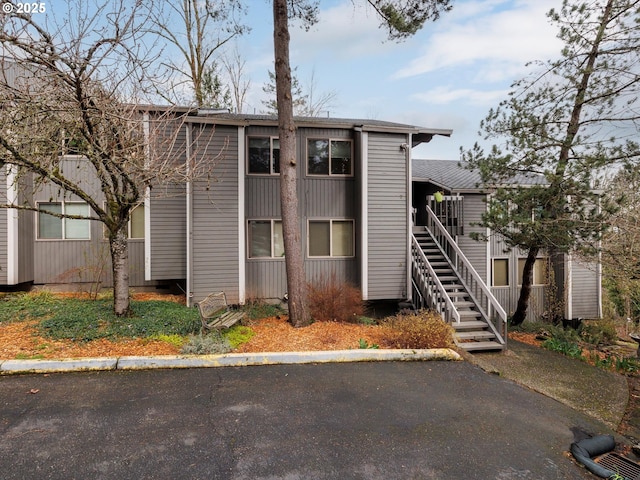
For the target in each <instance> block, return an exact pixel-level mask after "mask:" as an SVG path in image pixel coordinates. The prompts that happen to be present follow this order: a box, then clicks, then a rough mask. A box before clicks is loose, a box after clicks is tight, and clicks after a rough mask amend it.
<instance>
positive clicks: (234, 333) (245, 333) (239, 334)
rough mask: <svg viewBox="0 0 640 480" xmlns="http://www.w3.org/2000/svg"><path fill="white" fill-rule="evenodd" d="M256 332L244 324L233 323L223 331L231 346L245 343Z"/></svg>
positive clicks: (234, 346) (235, 346)
mask: <svg viewBox="0 0 640 480" xmlns="http://www.w3.org/2000/svg"><path fill="white" fill-rule="evenodd" d="M255 334H256V332H254V331H253V330H252V329H251V328H250V327H245V326H244V325H234V326H233V327H231V328H230V329H229V330H227V331H226V332H224V333H223V336H224V338H226V339H227V341H228V342H229V345H231V348H238V347H239V346H240V345H242V344H243V343H247V342H248V341H249V340H251V338H253V336H254V335H255Z"/></svg>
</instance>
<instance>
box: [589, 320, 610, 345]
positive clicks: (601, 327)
mask: <svg viewBox="0 0 640 480" xmlns="http://www.w3.org/2000/svg"><path fill="white" fill-rule="evenodd" d="M579 332H580V338H581V339H582V340H584V341H585V342H587V343H590V344H592V345H599V344H601V343H613V342H615V341H616V339H617V338H618V334H617V332H616V325H615V323H614V322H613V321H612V320H609V319H601V320H589V321H584V322H582V325H580V329H579Z"/></svg>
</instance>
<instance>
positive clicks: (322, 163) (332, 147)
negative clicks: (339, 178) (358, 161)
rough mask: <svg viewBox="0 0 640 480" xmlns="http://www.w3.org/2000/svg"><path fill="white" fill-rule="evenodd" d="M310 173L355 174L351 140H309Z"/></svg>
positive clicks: (308, 162)
mask: <svg viewBox="0 0 640 480" xmlns="http://www.w3.org/2000/svg"><path fill="white" fill-rule="evenodd" d="M307 173H308V174H309V175H344V176H350V175H353V160H352V142H351V140H331V139H309V140H307Z"/></svg>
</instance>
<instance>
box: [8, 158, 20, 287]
mask: <svg viewBox="0 0 640 480" xmlns="http://www.w3.org/2000/svg"><path fill="white" fill-rule="evenodd" d="M6 176H7V203H8V204H9V205H17V204H18V202H19V198H18V167H17V166H15V165H11V164H7V166H6ZM18 220H19V217H18V210H17V209H16V208H8V209H7V285H17V284H18V283H20V265H19V240H20V238H19V227H20V225H19V222H18Z"/></svg>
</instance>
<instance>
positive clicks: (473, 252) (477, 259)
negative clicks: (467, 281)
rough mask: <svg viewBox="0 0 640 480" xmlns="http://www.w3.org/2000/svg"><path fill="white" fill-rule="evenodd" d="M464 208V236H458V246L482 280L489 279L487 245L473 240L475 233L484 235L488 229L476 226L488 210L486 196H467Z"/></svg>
mask: <svg viewBox="0 0 640 480" xmlns="http://www.w3.org/2000/svg"><path fill="white" fill-rule="evenodd" d="M463 198H464V200H463V203H462V206H463V208H464V211H463V218H464V235H459V236H458V239H457V241H458V245H459V246H460V248H461V249H462V251H463V252H464V254H465V256H466V257H467V259H468V260H469V261H470V262H471V265H473V268H475V269H476V271H477V272H478V274H479V275H480V278H483V279H487V244H486V242H483V241H479V240H474V239H473V238H471V235H472V233H473V232H475V233H479V234H484V233H486V229H484V228H482V227H479V226H478V225H476V224H477V223H478V222H480V220H481V219H482V214H483V213H484V212H485V210H486V203H485V201H484V200H485V196H484V195H474V194H465V195H463Z"/></svg>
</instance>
